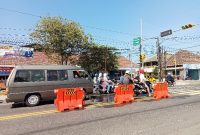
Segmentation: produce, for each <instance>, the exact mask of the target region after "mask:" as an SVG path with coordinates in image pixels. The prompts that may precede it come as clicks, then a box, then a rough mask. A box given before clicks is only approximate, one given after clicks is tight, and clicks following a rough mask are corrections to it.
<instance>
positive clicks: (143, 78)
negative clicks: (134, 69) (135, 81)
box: [139, 69, 151, 97]
mask: <svg viewBox="0 0 200 135" xmlns="http://www.w3.org/2000/svg"><path fill="white" fill-rule="evenodd" d="M139 72H140V75H139V78H140V82H141V83H143V84H144V85H145V87H146V88H147V92H148V94H149V97H150V96H151V92H150V88H149V86H148V85H147V84H146V81H147V79H146V78H145V76H144V69H140V70H139Z"/></svg>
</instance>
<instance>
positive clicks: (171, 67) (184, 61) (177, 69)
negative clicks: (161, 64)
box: [166, 50, 200, 80]
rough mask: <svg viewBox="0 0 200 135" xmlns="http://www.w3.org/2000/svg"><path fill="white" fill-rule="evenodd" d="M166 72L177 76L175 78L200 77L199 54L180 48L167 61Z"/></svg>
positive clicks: (195, 78)
mask: <svg viewBox="0 0 200 135" xmlns="http://www.w3.org/2000/svg"><path fill="white" fill-rule="evenodd" d="M166 70H167V72H171V73H172V74H173V75H175V76H177V79H183V80H184V79H192V80H199V79H200V55H199V54H195V53H192V52H190V51H188V50H180V51H178V52H176V53H175V54H174V55H172V56H171V57H170V58H169V59H168V61H167V69H166Z"/></svg>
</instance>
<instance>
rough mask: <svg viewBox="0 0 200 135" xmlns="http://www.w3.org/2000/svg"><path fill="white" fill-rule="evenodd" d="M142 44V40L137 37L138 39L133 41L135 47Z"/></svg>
mask: <svg viewBox="0 0 200 135" xmlns="http://www.w3.org/2000/svg"><path fill="white" fill-rule="evenodd" d="M140 42H141V38H140V37H137V38H134V39H133V45H134V46H137V45H140Z"/></svg>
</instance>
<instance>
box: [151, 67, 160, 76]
mask: <svg viewBox="0 0 200 135" xmlns="http://www.w3.org/2000/svg"><path fill="white" fill-rule="evenodd" d="M158 73H159V69H158V67H155V68H154V70H153V73H152V75H153V76H154V77H155V78H158Z"/></svg>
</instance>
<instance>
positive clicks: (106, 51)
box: [104, 45, 108, 73]
mask: <svg viewBox="0 0 200 135" xmlns="http://www.w3.org/2000/svg"><path fill="white" fill-rule="evenodd" d="M107 53H108V47H107V45H106V50H105V63H104V64H105V65H104V68H105V69H104V71H105V73H106V71H107Z"/></svg>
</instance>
